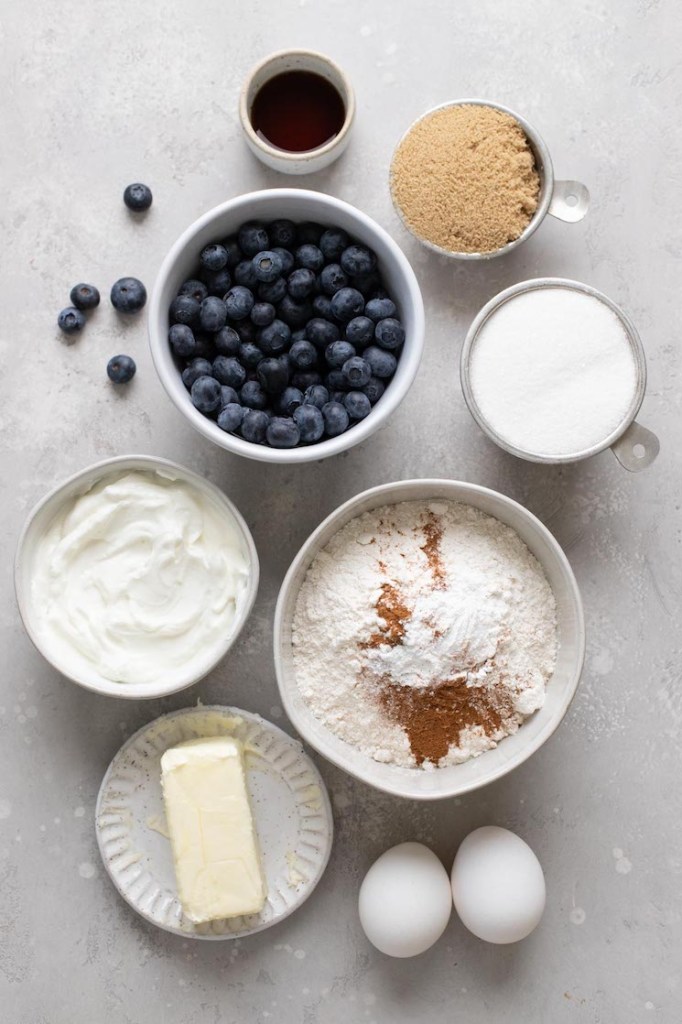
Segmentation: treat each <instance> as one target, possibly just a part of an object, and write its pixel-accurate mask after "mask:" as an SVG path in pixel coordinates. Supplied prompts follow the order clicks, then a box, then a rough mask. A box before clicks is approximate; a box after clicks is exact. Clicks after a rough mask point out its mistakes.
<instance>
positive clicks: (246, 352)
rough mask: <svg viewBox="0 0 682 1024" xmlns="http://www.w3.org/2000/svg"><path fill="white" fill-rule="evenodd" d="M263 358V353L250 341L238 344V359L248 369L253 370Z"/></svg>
mask: <svg viewBox="0 0 682 1024" xmlns="http://www.w3.org/2000/svg"><path fill="white" fill-rule="evenodd" d="M263 358H264V353H263V352H262V350H261V349H259V348H258V345H254V344H253V342H252V341H246V342H244V343H243V344H242V345H240V346H239V361H240V363H242V365H243V366H245V367H246V368H247V369H249V370H255V368H256V367H257V366H258V364H259V363H260V361H261V359H263Z"/></svg>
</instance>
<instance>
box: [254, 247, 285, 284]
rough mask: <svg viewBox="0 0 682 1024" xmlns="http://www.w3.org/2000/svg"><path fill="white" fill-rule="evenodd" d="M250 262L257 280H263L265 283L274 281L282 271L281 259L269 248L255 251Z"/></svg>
mask: <svg viewBox="0 0 682 1024" xmlns="http://www.w3.org/2000/svg"><path fill="white" fill-rule="evenodd" d="M252 262H253V269H254V271H255V273H256V277H257V278H258V280H259V281H264V282H265V284H270V283H271V282H272V281H276V280H277V278H278V277H279V276H280V274H281V273H282V261H281V259H280V258H279V256H278V255H277V253H276V252H272V250H270V249H265V250H263V252H257V253H256V255H255V256H254V257H253V260H252Z"/></svg>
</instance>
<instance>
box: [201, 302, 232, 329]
mask: <svg viewBox="0 0 682 1024" xmlns="http://www.w3.org/2000/svg"><path fill="white" fill-rule="evenodd" d="M226 323H227V305H226V303H225V302H223V300H222V299H219V298H218V296H217V295H207V296H206V298H205V299H204V301H203V302H202V303H201V306H200V307H199V324H200V326H201V328H202V330H204V331H207V332H208V333H209V334H217V333H218V331H220V330H222V328H223V327H224V326H225V324H226Z"/></svg>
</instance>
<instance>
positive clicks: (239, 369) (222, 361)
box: [211, 356, 246, 389]
mask: <svg viewBox="0 0 682 1024" xmlns="http://www.w3.org/2000/svg"><path fill="white" fill-rule="evenodd" d="M211 373H212V374H213V376H214V377H215V379H216V380H217V381H220V383H221V384H228V385H229V386H230V387H231V388H235V389H238V388H240V387H241V386H242V384H243V383H244V381H245V380H246V370H245V369H244V367H243V366H242V364H241V363H240V362H239V360H238V359H236V358H235V357H234V356H217V357H216V358H215V359H214V360H213V368H212V370H211Z"/></svg>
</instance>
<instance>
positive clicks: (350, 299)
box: [332, 250, 365, 323]
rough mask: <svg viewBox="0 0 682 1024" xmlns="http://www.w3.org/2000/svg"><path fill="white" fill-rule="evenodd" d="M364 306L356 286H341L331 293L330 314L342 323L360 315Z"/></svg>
mask: <svg viewBox="0 0 682 1024" xmlns="http://www.w3.org/2000/svg"><path fill="white" fill-rule="evenodd" d="M346 251H348V250H346ZM364 308H365V300H364V298H363V297H362V295H361V293H360V292H359V291H358V290H357V288H341V289H340V290H339V291H338V292H336V294H335V295H332V315H333V316H334V317H336V319H337V320H341V321H342V322H343V323H346V322H347V321H348V320H352V319H353V317H355V316H360V314H361V313H362V311H363V310H364Z"/></svg>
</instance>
